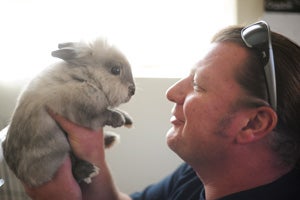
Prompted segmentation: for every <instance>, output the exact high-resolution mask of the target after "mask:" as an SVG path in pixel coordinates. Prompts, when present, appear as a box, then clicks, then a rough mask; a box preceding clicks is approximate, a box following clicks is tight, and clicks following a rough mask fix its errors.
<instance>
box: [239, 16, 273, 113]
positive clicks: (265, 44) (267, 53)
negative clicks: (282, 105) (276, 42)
mask: <svg viewBox="0 0 300 200" xmlns="http://www.w3.org/2000/svg"><path fill="white" fill-rule="evenodd" d="M241 36H242V39H243V41H244V42H245V44H246V45H247V46H248V47H249V48H254V49H257V50H259V52H260V53H261V54H262V58H263V63H264V72H265V79H266V85H267V90H268V96H269V104H270V105H271V107H272V108H273V109H274V110H275V111H276V109H277V94H276V77H275V65H274V55H273V49H272V43H271V31H270V27H269V25H268V24H267V23H266V22H265V21H259V22H256V23H254V24H251V25H249V26H247V27H245V28H243V29H242V31H241Z"/></svg>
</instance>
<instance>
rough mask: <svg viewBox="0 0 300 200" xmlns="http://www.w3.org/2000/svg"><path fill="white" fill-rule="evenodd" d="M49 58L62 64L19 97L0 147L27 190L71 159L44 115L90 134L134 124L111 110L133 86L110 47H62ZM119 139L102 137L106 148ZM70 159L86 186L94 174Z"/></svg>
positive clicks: (98, 44) (64, 142) (119, 57)
mask: <svg viewBox="0 0 300 200" xmlns="http://www.w3.org/2000/svg"><path fill="white" fill-rule="evenodd" d="M52 56H53V57H57V58H60V59H62V61H60V62H57V63H54V64H52V65H50V66H49V67H48V68H46V69H45V70H43V71H42V72H41V73H40V74H39V75H37V76H36V77H35V78H34V79H32V80H31V81H30V82H29V84H28V85H27V87H26V88H25V89H24V90H23V91H22V93H21V94H20V96H19V97H18V101H17V105H16V108H15V110H14V112H13V115H12V118H11V120H10V123H9V125H8V132H7V137H6V139H5V141H4V142H3V144H2V147H3V154H4V158H5V160H6V162H7V164H8V166H9V167H10V168H11V170H12V171H13V172H14V173H15V174H16V176H17V177H18V178H19V179H20V180H21V181H23V182H24V183H25V184H27V185H29V186H40V185H42V184H44V183H46V182H48V181H50V180H51V179H52V178H53V176H54V174H55V172H56V171H57V170H58V168H59V166H60V165H61V164H62V162H63V161H64V159H65V158H66V156H68V155H69V154H71V155H72V152H71V147H70V144H69V142H68V139H67V137H66V133H65V132H64V131H63V130H62V129H61V128H60V127H59V126H58V124H57V123H56V122H55V121H54V120H53V119H52V118H51V116H50V115H49V113H48V112H47V111H48V110H51V111H53V112H54V113H57V114H60V115H62V116H64V117H65V118H67V119H69V120H70V121H72V122H74V123H77V124H79V125H81V126H84V127H88V128H90V129H93V130H96V129H99V128H100V127H104V126H105V125H109V126H112V127H120V126H123V125H124V126H128V127H130V126H131V125H132V123H133V122H132V119H131V117H130V116H129V115H128V113H126V112H125V111H122V110H120V109H117V108H116V107H117V106H119V105H120V104H122V103H126V102H128V101H129V100H130V99H131V97H132V96H133V95H134V93H135V83H134V80H133V75H132V72H131V66H130V64H129V62H128V60H127V59H126V57H125V56H124V55H123V54H122V53H121V51H119V50H118V49H117V48H116V47H115V46H113V45H110V44H109V43H108V42H107V40H106V39H103V38H97V39H96V40H95V41H92V42H83V41H80V42H69V43H62V44H59V45H58V50H56V51H53V52H52ZM118 136H119V135H117V134H115V133H109V132H105V133H104V138H105V139H104V140H105V147H110V146H111V145H112V144H113V143H114V142H115V141H117V139H118ZM71 157H72V158H73V159H72V160H73V161H74V162H72V171H73V175H74V177H75V178H76V180H77V181H78V182H81V181H84V182H86V183H90V182H91V178H92V177H93V176H95V175H97V174H98V171H99V169H98V168H97V167H96V166H94V165H93V164H91V163H89V162H87V161H84V160H80V159H78V158H76V157H75V156H74V155H72V156H71Z"/></svg>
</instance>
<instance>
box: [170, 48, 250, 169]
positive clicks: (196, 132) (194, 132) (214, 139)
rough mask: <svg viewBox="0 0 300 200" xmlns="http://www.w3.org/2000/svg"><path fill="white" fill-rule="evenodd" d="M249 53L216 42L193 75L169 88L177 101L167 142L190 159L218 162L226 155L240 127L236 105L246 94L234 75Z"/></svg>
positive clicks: (182, 156) (190, 160)
mask: <svg viewBox="0 0 300 200" xmlns="http://www.w3.org/2000/svg"><path fill="white" fill-rule="evenodd" d="M246 56H247V54H246V51H245V50H244V49H243V48H241V47H239V46H237V45H235V44H233V43H217V44H213V45H212V47H211V49H210V51H209V52H208V53H207V54H206V56H205V57H204V58H203V59H202V60H200V61H199V62H198V63H197V64H196V66H195V67H194V68H193V69H192V71H191V73H190V75H189V76H187V77H186V78H183V79H182V80H180V81H179V82H177V83H175V84H174V85H173V86H172V87H171V88H169V90H168V91H167V98H168V99H169V100H170V101H172V102H174V103H175V104H174V107H173V109H172V115H173V116H172V117H171V123H172V124H173V127H172V128H171V129H170V130H169V131H168V133H167V143H168V145H169V147H170V148H171V149H172V150H173V151H175V152H176V153H177V154H178V155H179V156H180V157H181V158H183V159H184V160H185V161H186V162H188V163H190V164H192V163H193V164H200V163H201V162H203V163H207V164H209V163H214V164H217V163H216V162H219V161H220V160H222V159H226V156H227V153H228V150H229V148H228V147H229V146H230V144H232V143H233V142H234V135H235V134H236V133H237V132H238V131H239V130H238V129H237V128H236V126H235V119H236V118H237V117H238V113H239V111H234V109H233V108H234V106H235V103H237V101H238V99H239V98H241V97H243V96H244V95H245V93H244V92H243V90H242V89H241V87H240V86H239V85H238V83H237V82H236V80H235V78H234V76H235V71H236V70H240V68H241V66H242V63H243V61H244V59H245V58H246ZM199 162H200V163H199Z"/></svg>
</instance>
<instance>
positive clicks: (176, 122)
mask: <svg viewBox="0 0 300 200" xmlns="http://www.w3.org/2000/svg"><path fill="white" fill-rule="evenodd" d="M170 122H171V123H172V124H173V125H181V124H184V121H183V120H181V119H179V118H177V117H176V116H175V115H173V116H172V117H171V119H170Z"/></svg>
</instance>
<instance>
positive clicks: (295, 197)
mask: <svg viewBox="0 0 300 200" xmlns="http://www.w3.org/2000/svg"><path fill="white" fill-rule="evenodd" d="M131 198H132V199H133V200H205V191H204V187H203V184H202V182H201V181H200V179H199V178H198V176H197V175H196V173H195V172H194V170H193V169H192V168H191V167H190V166H189V165H187V164H182V165H181V166H180V167H179V168H177V170H176V171H175V172H174V173H172V174H171V175H169V176H167V177H166V178H165V179H163V180H162V181H161V182H159V183H157V184H154V185H150V186H148V187H147V188H146V189H145V190H144V191H142V192H137V193H134V194H132V195H131ZM219 200H300V170H296V169H294V170H292V171H291V172H289V173H288V174H286V175H284V176H282V177H281V178H279V179H278V180H276V181H274V182H272V183H270V184H266V185H263V186H259V187H256V188H253V189H250V190H246V191H241V192H238V193H235V194H231V195H228V196H226V197H223V198H220V199H219Z"/></svg>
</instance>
